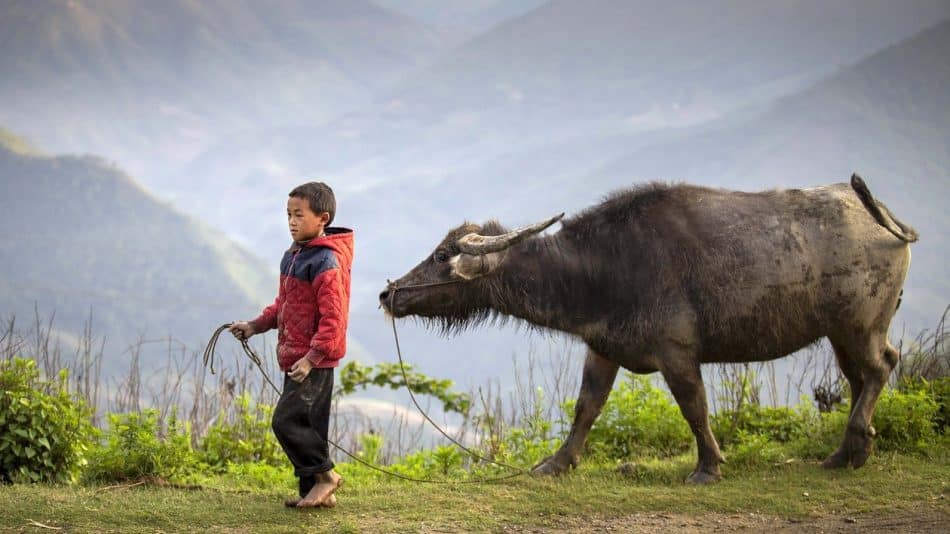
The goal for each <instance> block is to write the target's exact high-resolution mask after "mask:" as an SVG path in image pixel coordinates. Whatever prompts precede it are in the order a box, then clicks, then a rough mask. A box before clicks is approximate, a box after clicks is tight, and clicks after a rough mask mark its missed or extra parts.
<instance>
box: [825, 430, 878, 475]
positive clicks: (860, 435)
mask: <svg viewBox="0 0 950 534" xmlns="http://www.w3.org/2000/svg"><path fill="white" fill-rule="evenodd" d="M876 434H877V432H876V431H875V430H874V427H873V426H869V427H868V428H867V430H863V431H862V430H849V431H848V433H847V435H846V436H845V439H844V443H843V444H842V445H841V447H839V448H838V450H836V451H835V452H834V453H832V454H831V456H829V457H828V458H825V461H824V462H822V463H821V466H822V467H824V468H825V469H840V468H843V467H847V466H848V465H851V466H852V467H854V468H855V469H857V468H859V467H861V466H863V465H864V464H865V463H866V462H867V461H868V457H869V456H870V455H871V446H872V444H873V443H874V436H875V435H876Z"/></svg>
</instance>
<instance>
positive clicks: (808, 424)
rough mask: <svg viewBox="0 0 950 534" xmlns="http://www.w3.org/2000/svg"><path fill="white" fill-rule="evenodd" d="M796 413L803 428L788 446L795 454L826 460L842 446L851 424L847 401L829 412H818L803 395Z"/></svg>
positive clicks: (803, 457) (800, 456)
mask: <svg viewBox="0 0 950 534" xmlns="http://www.w3.org/2000/svg"><path fill="white" fill-rule="evenodd" d="M795 415H796V418H797V419H798V420H799V421H800V422H801V430H800V432H799V434H798V435H797V436H796V437H795V438H793V439H792V440H790V441H789V442H788V444H787V445H786V449H787V450H788V451H789V452H790V453H791V454H792V455H793V456H796V457H798V458H802V459H811V460H823V459H825V458H826V457H827V456H828V455H829V454H831V453H832V452H834V451H835V450H837V448H838V446H839V445H841V442H842V440H843V439H844V431H845V428H847V426H848V407H847V406H845V405H844V404H841V405H839V406H838V407H837V408H836V409H835V410H833V411H830V412H819V411H818V409H817V408H816V407H815V406H814V405H813V404H812V403H811V402H810V401H808V400H807V399H804V398H803V399H802V400H801V402H800V403H799V404H798V406H797V407H796V408H795Z"/></svg>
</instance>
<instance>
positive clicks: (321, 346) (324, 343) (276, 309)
mask: <svg viewBox="0 0 950 534" xmlns="http://www.w3.org/2000/svg"><path fill="white" fill-rule="evenodd" d="M325 233H326V235H324V236H321V237H316V238H314V239H312V240H311V241H309V242H308V243H306V244H305V245H300V244H298V243H294V245H293V246H291V247H290V249H289V250H287V252H285V253H284V257H283V259H282V260H281V262H280V287H279V288H278V291H277V299H276V300H274V303H273V304H271V305H270V306H268V307H266V308H264V311H263V312H261V314H260V316H258V317H257V318H256V319H254V320H253V321H251V326H253V327H254V331H255V332H257V333H260V332H266V331H268V330H270V329H272V328H276V329H277V363H278V364H279V365H280V368H281V369H282V370H284V371H288V370H290V368H291V366H293V364H294V363H295V362H296V361H297V360H299V359H300V358H303V357H306V358H309V359H310V361H311V362H312V363H313V365H314V366H315V367H336V366H338V365H339V364H340V358H342V357H343V355H344V354H345V353H346V326H347V320H348V316H349V309H350V267H351V266H352V264H353V231H352V230H350V229H348V228H327V229H326V230H325Z"/></svg>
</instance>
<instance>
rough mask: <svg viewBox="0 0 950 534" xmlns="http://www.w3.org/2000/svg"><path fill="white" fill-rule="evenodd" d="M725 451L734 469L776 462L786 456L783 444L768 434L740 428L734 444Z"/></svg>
mask: <svg viewBox="0 0 950 534" xmlns="http://www.w3.org/2000/svg"><path fill="white" fill-rule="evenodd" d="M723 453H724V454H725V456H726V458H727V459H728V460H729V466H730V468H733V469H735V468H736V467H752V466H756V465H762V464H766V463H775V462H777V461H780V460H783V459H784V458H785V452H784V450H783V448H782V446H781V445H780V444H779V443H777V442H776V441H774V440H773V439H771V438H770V437H769V436H768V435H767V434H755V433H751V432H748V431H746V430H739V431H738V433H737V434H736V439H735V442H734V443H733V445H732V446H731V447H728V448H725V449H724V451H723Z"/></svg>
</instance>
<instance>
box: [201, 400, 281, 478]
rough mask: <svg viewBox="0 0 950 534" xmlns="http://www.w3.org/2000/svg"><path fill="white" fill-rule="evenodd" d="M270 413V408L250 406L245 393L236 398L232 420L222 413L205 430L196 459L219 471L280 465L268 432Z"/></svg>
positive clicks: (274, 441) (277, 445)
mask: <svg viewBox="0 0 950 534" xmlns="http://www.w3.org/2000/svg"><path fill="white" fill-rule="evenodd" d="M273 413H274V408H273V407H272V406H267V405H264V404H259V403H258V404H254V405H252V404H251V397H250V395H248V394H246V393H245V394H243V395H241V396H239V397H238V398H237V399H235V402H234V413H233V417H231V418H228V417H227V416H226V414H225V413H223V412H222V413H221V414H219V415H218V419H217V420H216V421H215V423H214V424H213V425H212V426H211V428H209V429H208V433H207V435H205V437H204V439H203V440H202V441H201V445H200V447H199V449H200V453H199V457H200V458H201V460H202V461H204V462H205V463H206V464H208V465H209V466H211V467H213V468H215V469H216V470H219V471H224V470H225V469H226V468H227V466H228V465H229V464H236V463H248V462H249V463H257V462H263V463H266V464H269V465H273V466H281V465H284V464H285V463H286V462H287V459H286V457H285V456H284V454H283V451H282V449H281V448H280V443H278V442H277V438H276V437H274V433H273V432H272V431H271V415H272V414H273Z"/></svg>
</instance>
